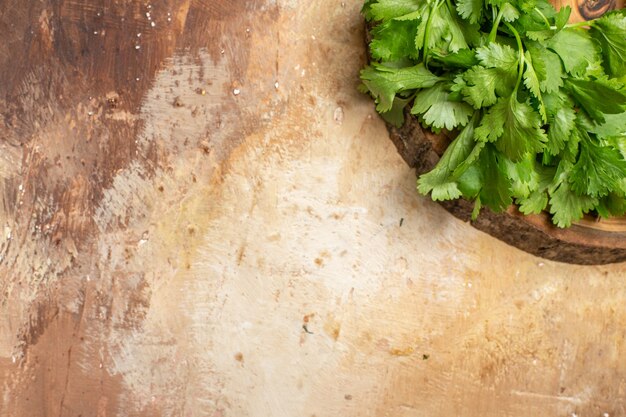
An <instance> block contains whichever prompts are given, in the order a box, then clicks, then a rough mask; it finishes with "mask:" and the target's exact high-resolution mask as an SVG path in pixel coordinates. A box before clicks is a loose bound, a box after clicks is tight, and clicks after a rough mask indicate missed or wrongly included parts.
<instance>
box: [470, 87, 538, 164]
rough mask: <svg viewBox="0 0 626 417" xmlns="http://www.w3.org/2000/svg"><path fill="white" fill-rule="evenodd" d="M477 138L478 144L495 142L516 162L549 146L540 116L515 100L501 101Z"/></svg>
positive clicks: (493, 107) (491, 109)
mask: <svg viewBox="0 0 626 417" xmlns="http://www.w3.org/2000/svg"><path fill="white" fill-rule="evenodd" d="M475 135H476V138H477V139H478V140H482V141H488V142H495V144H496V148H497V149H498V150H499V151H500V152H502V153H503V154H504V155H505V156H506V157H508V158H509V159H510V160H512V161H519V160H521V159H522V158H523V157H524V156H525V155H526V153H528V152H534V153H537V152H539V151H541V150H542V149H543V146H544V143H545V142H547V137H546V135H545V133H544V131H543V130H542V129H541V119H540V117H539V114H538V113H537V112H535V111H534V110H533V108H532V107H531V106H530V105H529V104H528V103H520V102H518V101H517V99H516V98H515V96H511V97H509V98H501V99H498V101H497V102H496V104H494V105H493V106H492V107H491V108H490V109H489V112H488V113H487V114H486V115H485V116H484V117H483V119H482V121H481V124H480V126H478V127H477V128H476V133H475Z"/></svg>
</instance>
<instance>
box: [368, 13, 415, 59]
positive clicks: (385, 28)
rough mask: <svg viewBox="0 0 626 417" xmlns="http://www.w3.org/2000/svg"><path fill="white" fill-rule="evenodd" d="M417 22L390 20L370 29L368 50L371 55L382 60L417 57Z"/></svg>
mask: <svg viewBox="0 0 626 417" xmlns="http://www.w3.org/2000/svg"><path fill="white" fill-rule="evenodd" d="M416 34H417V23H416V22H413V21H399V20H395V19H394V20H390V21H388V22H384V23H382V24H380V25H378V26H376V27H375V28H374V29H373V30H372V38H373V39H372V42H371V43H370V52H371V53H372V57H373V58H374V59H377V60H382V61H398V60H401V59H403V58H406V57H408V58H414V59H417V58H418V51H417V49H415V35H416Z"/></svg>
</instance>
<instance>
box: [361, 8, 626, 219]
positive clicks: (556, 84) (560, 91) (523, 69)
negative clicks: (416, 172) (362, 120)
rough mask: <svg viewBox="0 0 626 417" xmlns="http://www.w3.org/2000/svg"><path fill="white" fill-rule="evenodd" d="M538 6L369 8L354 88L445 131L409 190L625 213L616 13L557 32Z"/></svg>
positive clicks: (395, 116) (565, 15)
mask: <svg viewBox="0 0 626 417" xmlns="http://www.w3.org/2000/svg"><path fill="white" fill-rule="evenodd" d="M570 11H571V10H570V8H569V7H565V8H561V9H560V10H558V11H557V10H555V9H554V7H553V6H552V5H551V4H550V3H549V2H548V1H547V0H517V1H503V0H368V1H367V2H366V3H365V5H364V7H363V14H364V15H365V18H366V19H367V20H368V21H370V22H371V23H372V29H371V38H372V41H371V42H370V45H369V48H370V54H371V57H372V62H371V63H370V64H369V65H368V66H366V67H365V68H363V69H362V71H361V80H362V90H363V91H364V92H369V94H370V95H371V96H372V97H373V99H374V100H375V102H376V109H377V111H378V112H379V113H380V114H381V115H382V117H383V118H385V120H386V121H388V122H389V123H391V124H394V125H396V126H400V125H402V124H403V123H404V112H403V110H404V108H405V107H407V106H410V109H411V114H412V115H414V117H416V118H417V119H418V120H419V121H420V123H421V124H422V126H423V127H424V128H427V129H430V130H432V131H434V132H439V131H441V130H442V129H446V130H454V131H456V132H457V136H456V138H455V139H454V141H453V142H452V143H451V144H450V145H449V146H448V148H447V149H446V151H445V153H444V154H443V156H442V157H441V159H440V161H439V163H438V164H437V165H436V166H435V168H434V169H433V170H432V171H430V172H428V173H426V174H424V175H421V176H420V178H419V180H418V190H419V191H420V192H421V193H422V194H430V195H431V197H432V199H433V200H451V199H457V198H466V199H468V200H471V201H474V202H475V209H474V213H473V216H474V218H475V217H476V216H478V213H479V212H480V209H481V207H482V206H487V207H489V208H490V209H492V210H494V211H496V212H500V211H503V210H505V209H506V208H507V207H508V206H510V205H511V204H513V203H516V204H517V205H518V206H519V210H520V211H521V212H523V213H525V214H530V213H540V212H542V211H544V210H547V211H549V212H550V213H551V214H552V220H553V222H554V223H555V224H556V225H557V226H559V227H568V226H570V225H571V224H572V222H573V221H576V220H578V219H580V218H581V217H582V216H583V214H584V213H588V212H592V211H593V212H594V213H596V214H597V215H600V216H603V217H608V216H621V215H624V214H626V160H625V155H626V87H625V84H626V13H624V11H623V10H620V11H614V12H610V13H608V14H606V15H604V16H602V17H601V18H598V19H596V20H592V21H588V22H582V23H577V24H567V22H568V19H569V15H570Z"/></svg>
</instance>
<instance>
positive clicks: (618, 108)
mask: <svg viewBox="0 0 626 417" xmlns="http://www.w3.org/2000/svg"><path fill="white" fill-rule="evenodd" d="M566 86H567V88H568V90H569V92H570V93H571V94H572V96H573V97H574V99H575V100H576V101H577V102H578V104H579V105H580V106H581V107H582V108H583V109H584V110H585V112H587V114H588V115H589V116H590V117H591V118H592V119H593V120H595V121H596V122H597V123H604V121H605V117H604V115H605V114H619V113H623V112H624V111H625V108H624V106H626V94H624V93H622V92H620V91H618V90H615V89H614V88H611V87H609V86H607V85H605V84H603V83H600V82H598V81H592V80H579V79H574V78H570V79H567V80H566Z"/></svg>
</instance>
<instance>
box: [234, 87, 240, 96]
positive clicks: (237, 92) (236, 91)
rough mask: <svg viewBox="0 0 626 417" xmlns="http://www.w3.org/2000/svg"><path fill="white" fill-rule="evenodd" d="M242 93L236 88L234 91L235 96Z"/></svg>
mask: <svg viewBox="0 0 626 417" xmlns="http://www.w3.org/2000/svg"><path fill="white" fill-rule="evenodd" d="M240 93H241V90H240V89H238V88H235V89H234V90H233V94H234V95H236V96H238V95H239V94H240Z"/></svg>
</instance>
